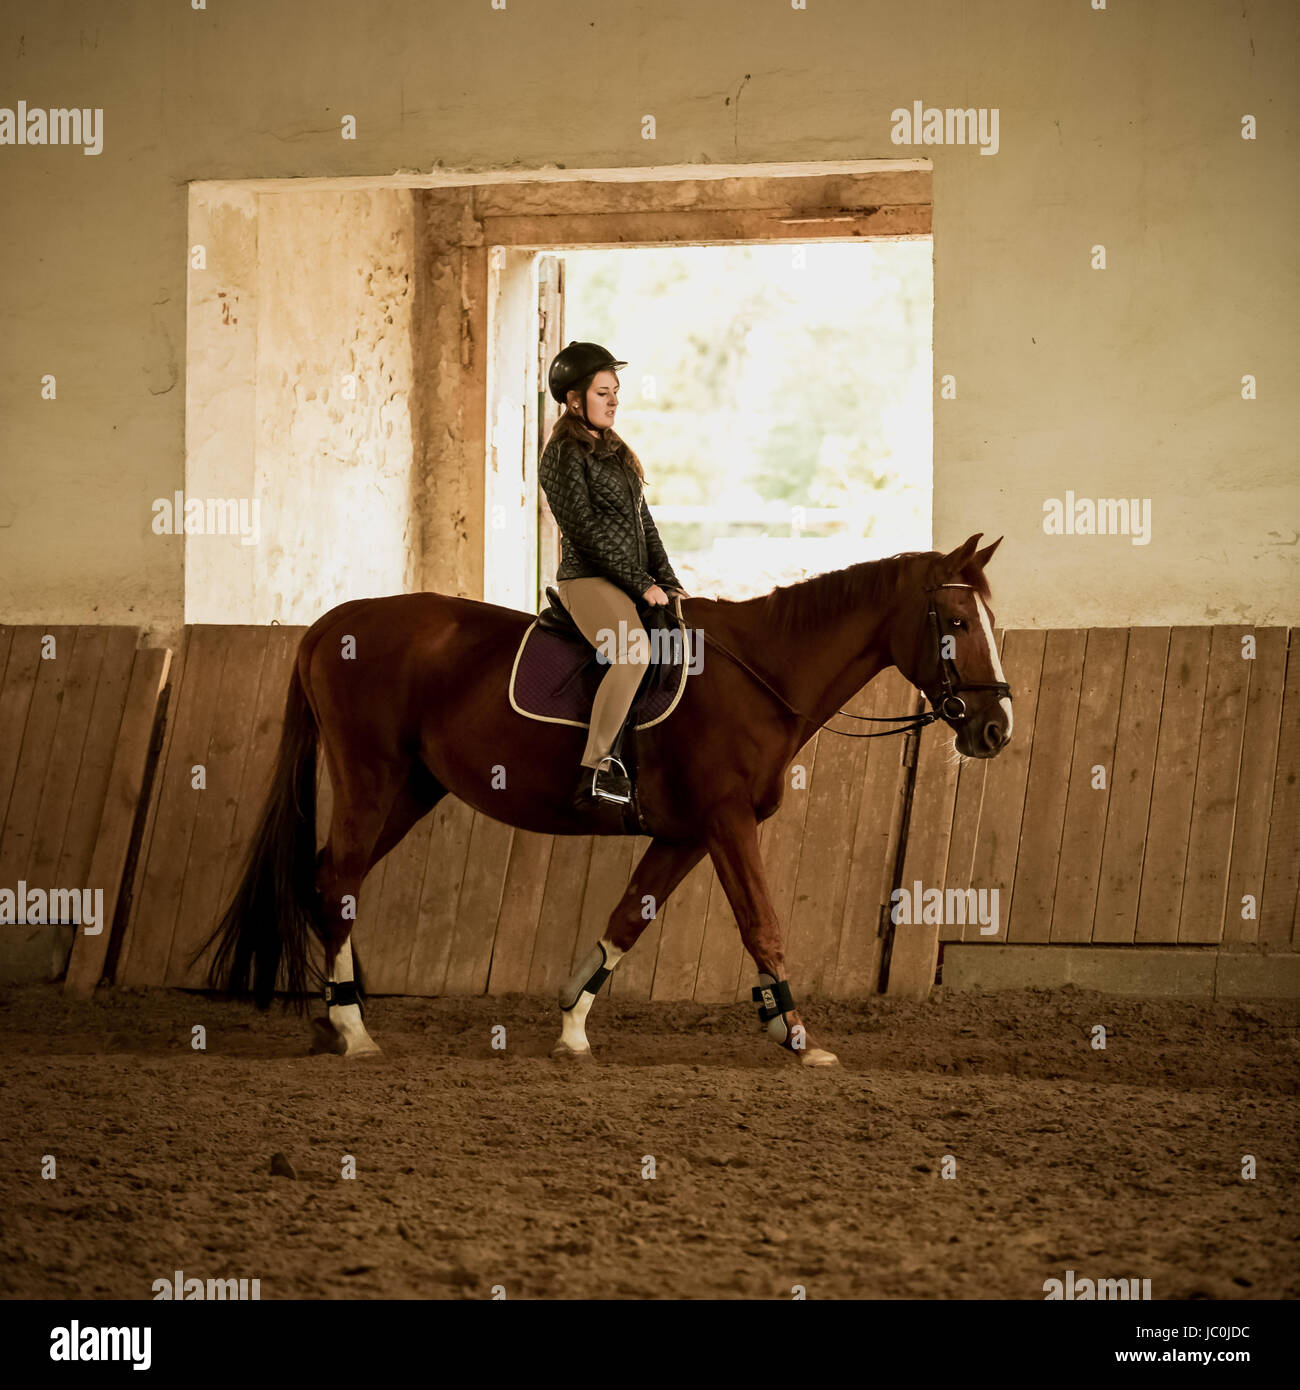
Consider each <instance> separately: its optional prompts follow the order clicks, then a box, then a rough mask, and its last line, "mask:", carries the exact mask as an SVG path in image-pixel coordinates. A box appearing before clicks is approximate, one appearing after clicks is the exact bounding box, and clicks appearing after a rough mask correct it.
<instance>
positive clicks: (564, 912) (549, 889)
mask: <svg viewBox="0 0 1300 1390" xmlns="http://www.w3.org/2000/svg"><path fill="white" fill-rule="evenodd" d="M593 838H594V837H593V836H590V835H558V836H556V839H555V847H554V848H553V849H552V851H551V862H550V866H549V869H548V871H547V874H546V877H545V880H544V883H543V884H542V885H541V888H542V892H541V914H540V916H539V917H538V920H537V933H536V935H535V937H534V940H533V951H532V959H531V961H530V963H529V967H528V981H529V983H528V988H529V990H530V991H532V992H534V993H540V994H551V993H558V991H559V989H560V987H561V986H562V985H563V984H564V982H565V981H566V980H567V979H568V978H569V976H570V974H571V973H572V971H573V963H574V957H575V956H577V957H578V958H579V959H581V957H582V956H583V955H585V954H586V952H587V951H588V950H589V949H590V948H591V947H592V946H594V945H595V944H596V939H597V937H599V935H600V931H601V924H598V923H594V922H593V923H591V928H592V930H591V933H590V940H588V939H587V937H588V934H589V933H588V932H587V931H586V930H584V923H583V916H582V902H583V894H584V891H585V888H586V884H587V875H588V872H589V871H590V868H591V845H592V840H593Z"/></svg>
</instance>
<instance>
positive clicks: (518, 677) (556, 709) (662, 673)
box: [509, 587, 690, 749]
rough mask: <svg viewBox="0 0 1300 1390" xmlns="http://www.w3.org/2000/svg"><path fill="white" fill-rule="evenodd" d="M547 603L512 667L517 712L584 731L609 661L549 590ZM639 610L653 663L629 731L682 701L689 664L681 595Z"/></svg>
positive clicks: (638, 695) (659, 718)
mask: <svg viewBox="0 0 1300 1390" xmlns="http://www.w3.org/2000/svg"><path fill="white" fill-rule="evenodd" d="M546 598H547V605H548V606H547V607H545V608H543V609H542V610H541V612H540V613H539V614H538V615H537V617H536V618H535V619H534V620H533V622H532V625H531V626H530V627H529V628H528V630H527V631H526V632H525V633H524V635H523V637H522V638H521V639H520V642H519V649H518V651H517V652H516V653H515V661H514V666H513V668H512V669H511V672H510V692H509V693H510V704H511V707H512V708H513V709H514V710H515V712H516V713H518V714H522V715H523V716H524V717H525V718H527V719H538V720H541V721H542V722H543V723H546V724H572V725H574V726H575V727H577V728H582V729H585V728H587V727H588V725H589V724H590V722H591V705H592V701H593V700H594V699H595V697H596V690H597V688H598V687H599V685H600V682H601V680H602V678H603V677H604V674H605V671H606V668H607V665H608V663H607V662H606V661H605V659H604V657H603V655H602V654H601V653H600V652H598V651H597V650H596V648H594V647H593V646H592V645H591V643H590V642H588V641H587V639H586V638H585V637H584V636H583V635H582V632H581V631H580V629H579V628H578V625H577V624H576V623H575V622H574V621H573V618H572V617H571V616H570V614H569V612H568V610H567V609H566V608H565V606H564V604H563V603H561V601H560V596H559V594H557V593H556V591H555V590H554V589H552V588H549V587H548V588H547V590H546ZM637 616H638V617H639V618H640V620H641V624H642V626H643V627H644V628H645V630H646V636H647V638H648V639H649V643H650V664H649V665H648V666H647V668H646V673H645V675H644V676H643V677H642V678H641V684H640V686H638V688H637V692H636V696H635V697H634V699H633V701H632V707H631V709H630V711H629V712H628V718H627V723H626V724H625V725H624V726H623V731H622V733H620V735H619V738H618V741H617V743H616V745H615V747H616V749H617V747H618V745H619V744H621V743H622V740H623V734H624V733H626V731H627V730H628V729H634V730H641V729H648V728H650V726H651V725H653V724H659V723H662V722H663V721H664V720H665V719H667V718H668V716H669V715H670V714H671V713H672V712H673V710H674V709H676V707H677V703H678V701H679V700H680V699H681V697H682V692H683V690H685V688H686V676H687V671H688V667H689V664H690V651H689V641H688V640H687V632H686V625H685V623H684V622H683V621H682V612H681V599H680V598H678V597H676V596H674V598H673V601H672V604H671V606H670V607H664V606H663V605H651V604H644V605H643V604H640V603H638V604H637Z"/></svg>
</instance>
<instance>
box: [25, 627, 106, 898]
mask: <svg viewBox="0 0 1300 1390" xmlns="http://www.w3.org/2000/svg"><path fill="white" fill-rule="evenodd" d="M108 631H109V630H108V628H106V627H79V628H77V631H76V636H75V639H74V641H73V647H72V661H71V664H70V665H69V667H68V676H67V680H66V681H65V682H64V685H63V691H62V694H61V696H60V698H59V707H58V717H57V720H56V723H55V726H54V741H53V744H52V746H51V748H50V759H49V763H48V764H47V766H46V769H45V776H44V778H43V779H42V783H41V787H40V803H39V805H38V806H37V809H36V821H35V825H34V827H33V830H32V838H31V849H30V852H29V853H28V856H27V863H26V864H24V865H23V866H22V873H21V875H20V877H23V878H25V879H27V881H28V882H29V883H33V884H35V885H36V886H37V887H39V888H49V887H52V886H55V885H56V879H55V875H56V873H57V872H58V867H59V857H60V855H61V854H62V852H63V837H64V832H65V831H66V830H67V827H68V819H69V816H70V815H71V812H72V808H73V793H74V791H75V789H76V785H77V774H78V772H79V770H80V768H81V760H82V754H83V753H84V751H85V747H86V734H87V732H88V731H89V729H90V715H91V711H92V709H93V708H94V704H95V691H96V689H97V687H98V685H99V674H100V669H101V667H102V666H103V663H104V653H105V651H106V650H107V648H108ZM57 886H58V887H60V888H74V887H84V886H85V885H84V883H82V882H80V881H78V882H76V883H73V882H72V881H69V882H67V883H64V882H63V881H62V880H58V881H57Z"/></svg>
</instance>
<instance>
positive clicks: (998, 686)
mask: <svg viewBox="0 0 1300 1390" xmlns="http://www.w3.org/2000/svg"><path fill="white" fill-rule="evenodd" d="M935 587H936V588H938V589H969V588H971V587H973V586H972V585H970V584H939V585H936V586H935ZM927 592H928V593H931V594H932V593H934V590H933V589H931V590H927ZM926 621H927V623H928V625H929V627H930V631H931V632H932V633H933V635H934V640H935V647H936V648H937V650H938V653H939V692H940V693H939V700H938V702H937V704H936V703H935V702H934V701H933V700H931V697H930V696H928V695H926V696H925V698H926V699H927V700H931V704H933V705H934V708H933V709H928V710H918V711H917V712H916V713H915V714H887V715H869V714H850V713H849V711H848V710H846V709H839V710H836V711H835V714H842V715H843V716H844V717H845V718H846V719H858V720H861V721H862V722H863V723H866V724H896V725H898V727H897V728H895V729H881V730H879V731H878V732H877V733H874V734H866V733H862V734H858V733H853V732H852V731H851V730H848V729H832V728H829V727H828V725H827V724H824V723H823V724H818V725H817V728H818V729H825V730H826V732H827V733H828V734H838V735H839V736H840V737H841V738H888V737H889V736H890V735H891V734H910V733H911V732H912V731H913V730H914V729H924V728H925V726H926V725H927V724H933V723H935V722H936V721H937V720H939V719H944V720H946V721H948V723H950V724H956V723H957V722H958V721H959V720H962V719H965V718H966V702H965V700H963V699H962V698H961V694H960V693H959V692H961V691H963V690H964V691H972V690H994V691H996V692H997V693H998V695H999V696H1000V697H1005V698H1006V699H1008V700H1009V699H1010V698H1011V687H1010V686H1009V685H1008V684H1007V683H1006V682H1005V681H964V680H962V678H961V674H960V673H959V672H958V670H957V663H956V662H955V661H953V660H952V658H951V657H946V656H944V654H943V636H942V634H941V633H940V631H939V612H938V609H936V608H935V606H934V599H933V598H931V600H930V607H929V610H928V611H927V613H926ZM706 636H707V634H706ZM708 641H709V643H710V645H712V646H715V647H717V649H718V650H719V651H720V652H722V654H723V655H724V656H726V657H729V658H730V659H731V660H732V661H734V662H735V664H736V665H737V666H739V667H740V668H741V670H742V671H746V672H748V673H749V675H750V676H752V677H753V678H754V680H756V681H757V682H758V683H759V685H761V686H763V687H764V688H765V689H766V690H768V691H770V692H771V694H773V695H775V696H776V698H777V699H778V700H779V701H780V702H781V703H782V704H783V705H784V706H785V707H786V709H788V710H789V711H790V713H791V714H794V715H797V716H798V717H799V718H800V719H802V720H803V721H804V723H805V724H811V723H812V722H813V721H812V720H811V719H810V718H809V717H808V716H807V715H806V714H804V712H803V711H802V710H798V709H795V707H794V706H793V705H792V704H791V703H790V702H789V700H787V699H786V698H785V696H784V695H782V694H781V692H780V691H779V690H777V689H776V687H775V686H774V685H773V684H772V682H771V681H769V680H766V679H765V678H764V677H763V676H761V675H759V673H758V672H757V671H755V670H754V668H753V667H752V666H751V665H749V663H748V662H747V661H743V660H742V659H741V658H740V657H739V656H737V655H736V653H735V652H733V651H732V650H731V648H730V647H728V646H727V645H726V644H725V643H724V642H720V641H719V640H718V639H717V638H716V637H709V638H708ZM924 693H925V692H924V691H923V692H922V694H924ZM834 717H835V716H834V715H832V716H831V718H834Z"/></svg>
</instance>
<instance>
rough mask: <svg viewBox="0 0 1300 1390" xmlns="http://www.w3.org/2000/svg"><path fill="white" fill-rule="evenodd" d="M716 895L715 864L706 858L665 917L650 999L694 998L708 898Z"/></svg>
mask: <svg viewBox="0 0 1300 1390" xmlns="http://www.w3.org/2000/svg"><path fill="white" fill-rule="evenodd" d="M715 885H716V887H715ZM714 891H716V892H719V893H721V892H722V886H721V885H720V884H717V882H716V875H715V874H714V871H713V861H712V860H711V859H710V858H708V857H707V856H705V858H703V859H702V860H701V861H700V862H699V863H698V864H697V865H696V866H695V867H694V868H693V869H692V870H691V871H690V873H689V874H687V875H686V877H685V879H683V881H682V882H681V884H680V885H679V886H678V888H677V891H676V892H675V893H674V894H673V896H672V902H671V905H670V908H669V911H668V912H667V913H666V914H665V916H664V919H663V924H662V927H661V929H660V936H659V952H658V956H657V958H656V960H655V977H654V983H653V984H652V985H651V987H650V998H651V999H654V1000H656V1001H658V1000H668V999H694V998H695V981H696V974H697V971H698V969H699V963H700V942H701V940H702V939H703V936H704V922H705V918H706V917H707V916H708V911H709V895H710V893H711V892H714Z"/></svg>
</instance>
